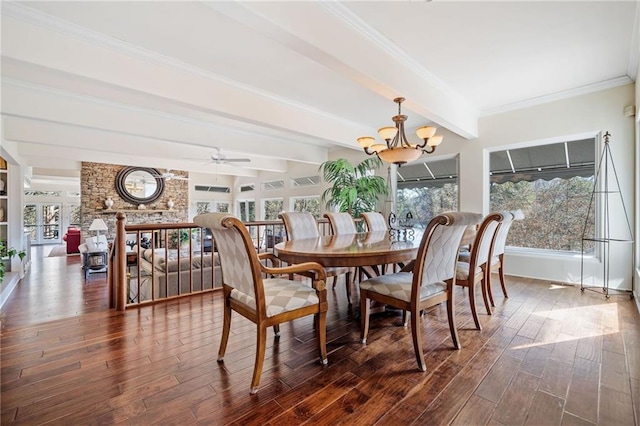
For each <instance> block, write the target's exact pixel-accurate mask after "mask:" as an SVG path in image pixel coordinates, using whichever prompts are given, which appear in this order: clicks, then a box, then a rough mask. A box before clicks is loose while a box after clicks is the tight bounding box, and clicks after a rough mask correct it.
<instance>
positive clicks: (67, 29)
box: [2, 2, 361, 126]
mask: <svg viewBox="0 0 640 426" xmlns="http://www.w3.org/2000/svg"><path fill="white" fill-rule="evenodd" d="M2 14H4V15H7V16H10V17H12V18H17V19H20V20H22V21H24V22H27V23H29V24H33V25H37V26H39V27H42V28H45V29H48V30H52V31H56V32H58V33H60V34H64V35H67V36H72V37H75V38H77V39H80V40H82V41H85V42H89V43H92V44H94V45H96V46H99V47H103V48H107V49H110V50H113V51H115V52H118V53H121V54H126V55H129V56H131V57H134V58H136V59H146V60H148V61H151V62H154V63H157V64H161V65H164V66H168V67H171V68H174V69H178V70H181V71H186V72H188V73H193V74H197V75H199V76H201V77H205V78H207V79H210V80H214V81H216V82H219V83H223V84H225V85H228V86H231V87H234V88H236V89H239V90H242V91H245V92H249V93H252V94H254V95H257V96H260V97H263V98H266V99H269V100H272V101H275V102H279V103H281V104H284V105H287V106H289V107H292V108H296V109H300V110H304V111H307V112H309V113H312V114H316V115H320V116H324V117H325V118H328V119H331V120H336V121H341V122H343V123H345V124H348V125H352V126H353V125H356V126H358V125H361V124H360V123H356V122H353V121H350V120H347V119H345V118H344V117H341V116H338V115H334V114H330V113H328V112H326V111H323V110H320V109H317V108H313V107H311V106H309V105H306V104H302V103H299V102H295V101H292V100H290V99H288V98H283V97H281V96H278V95H276V94H274V93H271V92H268V91H265V90H261V89H258V88H256V87H254V86H250V85H247V84H244V83H240V82H238V81H235V80H232V79H229V78H227V77H224V76H221V75H219V74H215V73H212V72H210V71H206V70H203V69H202V68H198V67H195V66H192V65H190V64H187V63H185V62H182V61H179V60H176V59H174V58H170V57H167V56H165V55H162V54H160V53H157V52H155V51H152V50H149V49H145V48H143V47H140V46H136V45H134V44H131V43H128V42H126V41H123V40H119V39H116V38H113V37H110V36H108V35H105V34H102V33H98V32H96V31H92V30H89V29H87V28H85V27H82V26H80V25H76V24H73V23H71V22H68V21H65V20H63V19H60V18H56V17H53V16H50V15H47V14H45V13H43V12H40V11H38V10H34V9H32V8H29V7H26V6H24V5H22V4H20V5H18V4H17V3H14V2H8V3H5V4H3V6H2Z"/></svg>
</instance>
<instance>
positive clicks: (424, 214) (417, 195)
mask: <svg viewBox="0 0 640 426" xmlns="http://www.w3.org/2000/svg"><path fill="white" fill-rule="evenodd" d="M397 176H398V189H397V192H396V203H397V208H396V210H397V211H396V214H397V215H398V217H402V218H404V217H405V216H406V215H407V213H411V214H412V215H413V218H414V220H415V223H416V226H421V227H425V226H427V224H428V223H429V221H430V220H431V219H432V218H433V217H434V216H437V215H438V214H440V213H443V212H447V211H457V210H458V157H454V158H449V159H446V160H433V161H425V162H422V163H417V164H411V165H407V166H404V167H401V168H398V171H397Z"/></svg>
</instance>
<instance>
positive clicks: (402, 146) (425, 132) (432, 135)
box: [358, 98, 442, 167]
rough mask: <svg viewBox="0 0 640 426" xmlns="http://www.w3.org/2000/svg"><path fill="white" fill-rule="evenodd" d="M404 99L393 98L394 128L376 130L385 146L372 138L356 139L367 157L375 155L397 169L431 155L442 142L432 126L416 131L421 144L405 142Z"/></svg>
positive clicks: (405, 117) (405, 119)
mask: <svg viewBox="0 0 640 426" xmlns="http://www.w3.org/2000/svg"><path fill="white" fill-rule="evenodd" d="M404 100H405V99H404V98H395V99H394V100H393V102H395V103H397V104H398V115H394V116H393V117H392V120H393V122H394V123H396V125H395V127H391V126H390V127H383V128H381V129H380V130H378V134H379V135H380V137H381V138H382V139H384V140H385V141H386V145H385V144H382V143H376V140H375V138H374V137H373V136H363V137H361V138H358V145H360V146H361V147H362V148H364V152H365V153H367V155H373V154H376V155H377V156H378V158H380V159H381V160H383V161H386V162H387V163H393V164H397V165H398V167H400V166H402V165H403V164H405V163H408V162H411V161H414V160H417V159H418V158H419V157H420V156H421V155H422V153H423V152H424V153H427V154H431V153H432V152H434V151H435V150H436V147H437V146H438V145H440V143H441V142H442V136H441V135H436V128H435V127H433V126H423V127H420V128H418V129H417V130H416V134H417V135H418V137H419V138H420V139H422V143H419V144H412V143H409V142H408V141H407V136H406V135H405V134H404V122H405V121H407V116H406V115H402V102H404Z"/></svg>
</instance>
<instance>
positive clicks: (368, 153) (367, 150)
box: [364, 147, 378, 155]
mask: <svg viewBox="0 0 640 426" xmlns="http://www.w3.org/2000/svg"><path fill="white" fill-rule="evenodd" d="M364 152H365V154H367V155H373V154H376V155H378V153H377V152H375V151H371V152H369V147H366V148H364Z"/></svg>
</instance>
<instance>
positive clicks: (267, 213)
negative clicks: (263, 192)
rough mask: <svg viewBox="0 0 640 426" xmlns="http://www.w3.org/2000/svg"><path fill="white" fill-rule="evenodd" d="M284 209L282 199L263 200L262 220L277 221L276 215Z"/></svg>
mask: <svg viewBox="0 0 640 426" xmlns="http://www.w3.org/2000/svg"><path fill="white" fill-rule="evenodd" d="M283 208H284V203H283V200H282V198H274V199H266V200H264V220H278V213H280V212H281V211H282V210H283Z"/></svg>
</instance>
